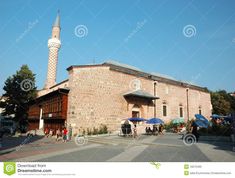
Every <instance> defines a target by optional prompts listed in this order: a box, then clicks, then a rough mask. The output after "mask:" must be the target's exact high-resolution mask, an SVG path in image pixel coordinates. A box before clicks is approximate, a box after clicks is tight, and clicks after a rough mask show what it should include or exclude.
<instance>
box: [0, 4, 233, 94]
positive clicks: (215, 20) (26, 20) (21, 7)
mask: <svg viewBox="0 0 235 178" xmlns="http://www.w3.org/2000/svg"><path fill="white" fill-rule="evenodd" d="M234 7H235V1H231V0H230V1H229V0H226V1H221V0H197V1H196V0H195V1H192V0H191V1H190V0H184V1H183V0H177V1H170V0H139V1H134V0H119V1H114V0H99V1H96V0H83V1H82V0H66V1H65V0H64V1H55V0H54V1H48V0H40V1H39V0H38V1H33V0H32V1H31V0H17V1H13V0H0V66H1V69H0V88H1V89H0V94H2V92H3V90H2V87H3V85H4V81H5V80H6V78H7V77H8V76H10V75H12V74H14V73H15V71H16V70H18V69H19V68H20V66H21V65H22V64H28V65H29V67H30V69H31V70H33V72H34V73H35V74H36V80H37V86H38V88H39V89H40V88H42V87H43V85H44V83H45V79H46V72H47V61H48V48H47V40H48V38H49V37H50V35H51V27H52V24H53V22H54V20H55V18H56V13H57V9H60V14H61V28H62V30H61V42H62V46H61V49H60V52H59V63H58V69H57V70H58V71H57V82H60V81H62V80H64V79H66V78H67V77H68V74H67V71H66V68H67V67H69V66H70V65H79V64H90V63H94V62H95V63H102V62H104V61H106V60H115V61H118V62H121V63H126V64H129V65H133V66H136V67H138V68H140V69H142V70H144V71H146V72H157V73H162V74H166V75H169V76H172V77H174V78H175V79H177V80H183V81H189V82H191V83H195V84H197V85H200V86H205V87H208V88H209V89H211V90H218V89H226V90H227V91H230V92H231V91H235V79H234V76H235V67H234V66H235V10H234ZM79 25H84V26H85V27H86V28H87V29H85V30H87V31H86V34H85V36H83V37H79V36H78V35H76V33H75V32H77V31H76V29H77V28H76V27H78V26H79ZM189 25H190V26H189ZM187 27H189V28H187ZM190 28H192V30H193V31H191V32H192V33H191V34H190V33H189V34H188V33H187V32H190ZM184 29H185V31H184ZM187 29H188V30H189V31H187Z"/></svg>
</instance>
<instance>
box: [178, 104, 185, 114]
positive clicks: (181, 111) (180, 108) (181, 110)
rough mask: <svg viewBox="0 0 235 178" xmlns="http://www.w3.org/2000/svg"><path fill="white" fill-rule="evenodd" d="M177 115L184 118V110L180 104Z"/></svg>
mask: <svg viewBox="0 0 235 178" xmlns="http://www.w3.org/2000/svg"><path fill="white" fill-rule="evenodd" d="M179 115H180V117H184V110H183V105H182V104H180V105H179Z"/></svg>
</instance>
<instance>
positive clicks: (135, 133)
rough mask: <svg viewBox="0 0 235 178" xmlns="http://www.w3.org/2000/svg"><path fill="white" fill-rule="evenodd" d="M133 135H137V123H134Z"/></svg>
mask: <svg viewBox="0 0 235 178" xmlns="http://www.w3.org/2000/svg"><path fill="white" fill-rule="evenodd" d="M133 137H134V138H136V137H137V128H136V124H135V125H134V128H133Z"/></svg>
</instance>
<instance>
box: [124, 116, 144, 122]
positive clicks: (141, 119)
mask: <svg viewBox="0 0 235 178" xmlns="http://www.w3.org/2000/svg"><path fill="white" fill-rule="evenodd" d="M128 120H129V121H131V122H141V121H146V119H144V118H139V117H132V118H129V119H128Z"/></svg>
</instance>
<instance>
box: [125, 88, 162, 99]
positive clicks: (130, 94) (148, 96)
mask: <svg viewBox="0 0 235 178" xmlns="http://www.w3.org/2000/svg"><path fill="white" fill-rule="evenodd" d="M123 96H124V97H125V98H128V97H138V98H144V99H149V100H156V99H159V97H157V96H154V95H152V94H150V93H148V92H146V91H143V90H135V91H130V92H127V93H125V94H124V95H123Z"/></svg>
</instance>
